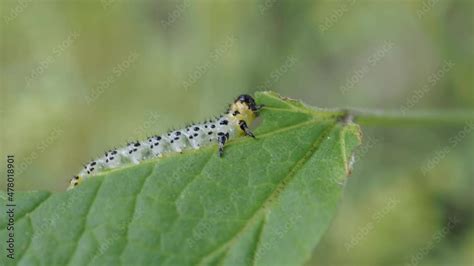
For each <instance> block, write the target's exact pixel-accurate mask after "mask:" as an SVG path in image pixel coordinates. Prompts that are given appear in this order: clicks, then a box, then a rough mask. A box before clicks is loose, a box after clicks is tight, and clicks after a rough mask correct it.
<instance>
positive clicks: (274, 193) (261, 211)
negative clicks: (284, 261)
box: [198, 123, 336, 265]
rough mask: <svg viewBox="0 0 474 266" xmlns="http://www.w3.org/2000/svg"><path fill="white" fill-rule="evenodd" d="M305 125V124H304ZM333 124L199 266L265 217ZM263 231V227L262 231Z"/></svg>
mask: <svg viewBox="0 0 474 266" xmlns="http://www.w3.org/2000/svg"><path fill="white" fill-rule="evenodd" d="M304 124H306V123H304ZM335 125H336V124H335V123H334V124H332V125H330V126H328V128H327V129H325V130H324V132H323V133H322V134H321V135H319V136H317V137H316V139H315V141H314V142H313V144H312V145H311V148H310V149H309V150H308V151H307V152H306V153H305V154H304V155H303V157H302V158H300V159H299V160H298V161H297V162H296V163H295V164H294V165H293V166H292V167H291V169H290V171H289V172H288V174H287V175H286V176H285V177H284V178H283V179H282V180H281V181H280V182H279V184H278V185H276V186H275V189H274V190H273V191H272V192H271V193H270V195H269V196H268V197H267V198H266V199H265V200H264V201H263V203H262V204H261V205H260V207H259V208H257V209H256V211H255V212H254V213H253V215H252V216H251V217H250V218H249V219H248V220H247V222H246V223H244V225H243V226H242V227H241V228H240V229H239V230H238V231H237V232H236V233H235V234H234V235H233V236H232V237H231V238H230V239H229V240H227V241H226V242H225V243H223V244H222V245H221V246H220V247H218V248H216V249H214V250H212V251H211V252H209V253H208V254H206V255H204V256H203V258H201V259H200V261H199V262H198V264H199V265H205V264H206V261H207V260H209V259H210V258H212V257H214V256H216V255H218V254H219V253H221V252H224V251H226V250H227V249H228V248H229V247H231V246H232V245H233V244H234V242H235V241H237V240H238V239H239V237H240V236H241V234H243V232H245V230H246V229H247V228H248V227H250V226H252V225H253V224H254V223H255V222H257V221H258V220H259V219H260V217H261V216H263V215H265V214H264V211H265V210H266V209H268V208H269V207H270V205H271V204H272V203H273V202H275V201H272V199H275V198H277V197H278V195H279V194H280V192H281V191H282V190H283V189H284V188H285V187H286V186H287V184H288V183H289V182H290V181H291V180H292V179H293V177H294V176H295V175H296V173H297V172H298V171H299V169H301V168H302V167H303V166H304V165H305V163H306V162H307V160H308V159H309V158H310V157H311V156H312V155H313V154H314V152H316V151H317V149H318V147H319V146H320V144H321V143H322V142H323V140H324V139H325V138H326V137H327V136H328V135H329V133H330V132H331V130H332V129H334V127H335ZM261 230H262V231H263V225H262V229H261ZM257 250H258V246H257V247H256V249H255V251H257Z"/></svg>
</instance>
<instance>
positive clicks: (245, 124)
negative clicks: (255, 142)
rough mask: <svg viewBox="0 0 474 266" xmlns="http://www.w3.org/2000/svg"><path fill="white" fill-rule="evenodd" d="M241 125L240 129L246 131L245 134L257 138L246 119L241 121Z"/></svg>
mask: <svg viewBox="0 0 474 266" xmlns="http://www.w3.org/2000/svg"><path fill="white" fill-rule="evenodd" d="M239 126H240V129H242V131H244V132H245V135H247V136H250V137H252V138H255V135H254V134H253V133H252V132H251V131H250V129H249V127H248V126H247V123H245V121H244V120H240V121H239Z"/></svg>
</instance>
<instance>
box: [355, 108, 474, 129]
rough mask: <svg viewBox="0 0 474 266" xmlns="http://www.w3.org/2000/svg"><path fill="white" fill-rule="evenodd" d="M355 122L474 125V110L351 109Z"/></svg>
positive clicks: (371, 123)
mask: <svg viewBox="0 0 474 266" xmlns="http://www.w3.org/2000/svg"><path fill="white" fill-rule="evenodd" d="M348 112H349V114H350V115H352V116H353V118H354V122H356V123H358V124H360V125H365V126H427V125H428V126H462V125H466V124H472V125H474V111H472V110H470V111H429V112H428V111H416V112H407V113H405V114H404V113H401V112H399V111H378V110H363V109H349V110H348Z"/></svg>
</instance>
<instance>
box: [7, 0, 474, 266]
mask: <svg viewBox="0 0 474 266" xmlns="http://www.w3.org/2000/svg"><path fill="white" fill-rule="evenodd" d="M473 5H474V4H473V3H472V2H471V1H467V0H466V1H462V0H460V1H455V0H452V1H449V0H442V1H428V0H425V1H383V2H378V1H298V2H295V1H273V0H266V1H247V0H246V1H231V2H223V1H200V2H199V3H194V2H192V1H134V2H132V1H122V0H116V1H114V0H102V1H87V0H80V1H69V2H65V1H64V2H63V1H28V0H24V1H19V0H18V1H10V0H1V7H0V10H1V18H2V20H1V21H0V25H1V35H0V38H1V39H0V40H1V49H0V51H1V60H0V67H1V73H0V75H1V76H0V81H1V85H0V86H1V87H0V88H1V91H0V92H1V95H0V101H1V102H0V111H1V112H0V117H1V131H0V133H1V148H0V151H1V153H2V158H4V155H5V153H14V154H15V155H16V158H17V166H18V167H19V168H20V173H19V174H18V176H17V188H18V189H21V190H36V189H39V190H51V191H62V190H64V189H65V187H66V186H67V181H68V178H69V176H71V175H73V174H75V173H76V172H77V171H78V170H79V168H80V167H81V165H80V163H81V162H86V161H87V160H88V159H90V158H91V157H93V156H96V155H97V154H100V153H102V152H103V151H104V150H105V149H108V148H110V147H113V146H115V145H117V144H119V143H124V142H126V141H127V140H128V139H129V138H141V137H145V136H146V135H148V134H152V133H154V132H161V131H164V130H167V129H169V128H170V127H179V126H181V125H183V124H184V123H186V122H188V121H192V120H201V119H203V118H207V117H209V116H211V115H214V114H216V113H218V112H221V111H222V110H223V109H224V108H225V106H226V104H227V103H228V102H229V101H231V100H232V99H233V98H234V97H235V96H236V95H238V94H240V93H242V92H253V91H256V90H262V89H272V90H275V91H278V92H279V93H281V94H282V95H288V96H291V97H293V98H301V99H304V100H305V101H306V102H307V103H309V104H311V105H315V106H320V107H338V106H360V107H365V108H384V109H395V110H400V111H405V110H407V111H409V110H416V109H428V108H429V109H437V110H440V109H452V108H472V107H473V106H474V92H473V87H474V86H473V85H474V81H473V76H474V75H473V62H474V60H473V59H474V55H473V50H472V48H471V47H473V44H474V39H473V37H472V36H473V27H474V20H473V19H472V17H473V9H474V6H473ZM467 125H469V124H467ZM463 132H464V133H463ZM472 136H473V134H472V127H467V129H466V130H463V128H451V129H444V128H439V127H436V128H424V129H421V128H387V129H380V128H377V129H375V128H365V129H364V137H365V138H364V139H365V143H366V144H365V146H363V147H362V148H361V149H360V150H359V153H358V157H357V158H358V160H357V164H356V168H355V171H354V173H353V175H352V177H351V178H350V179H349V181H348V183H347V188H346V191H345V197H344V199H343V201H342V204H341V205H340V209H339V211H338V214H337V216H336V219H335V220H334V222H333V224H332V226H331V227H330V229H329V231H328V233H327V234H326V235H325V237H324V238H323V240H322V242H321V243H320V245H319V246H318V248H317V249H316V250H315V253H314V255H313V258H312V260H311V261H310V262H309V263H308V264H309V265H313V264H321V265H327V264H354V265H357V264H359V265H380V264H406V263H409V262H411V261H412V259H413V258H414V256H417V255H418V257H419V258H420V259H419V260H418V259H417V260H415V262H416V264H420V265H432V264H434V263H440V264H452V265H469V264H472V263H473V260H474V258H473V255H471V254H469V251H472V250H473V249H474V226H473V222H474V221H473V209H474V206H473V205H474V198H473V193H472V190H473V186H474V181H473V180H474V179H473V176H474V166H473V165H472V163H471V161H472V158H473V157H474V152H473V151H474V138H473V137H472ZM453 139H459V141H453ZM0 182H1V185H2V187H4V184H5V180H4V179H2V180H0ZM454 218H455V219H456V220H455V221H456V222H455V223H454V226H450V222H449V221H450V219H451V221H452V220H453V219H454ZM443 230H445V231H446V232H447V233H446V234H444V235H441V236H442V237H437V236H439V232H443ZM470 253H472V252H470Z"/></svg>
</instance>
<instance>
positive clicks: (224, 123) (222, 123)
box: [220, 120, 229, 125]
mask: <svg viewBox="0 0 474 266" xmlns="http://www.w3.org/2000/svg"><path fill="white" fill-rule="evenodd" d="M220 124H221V125H227V124H229V121H227V120H222V121H221V122H220Z"/></svg>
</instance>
